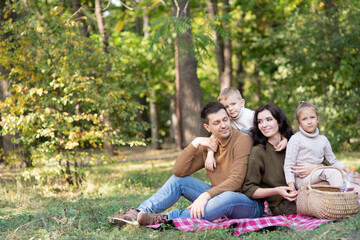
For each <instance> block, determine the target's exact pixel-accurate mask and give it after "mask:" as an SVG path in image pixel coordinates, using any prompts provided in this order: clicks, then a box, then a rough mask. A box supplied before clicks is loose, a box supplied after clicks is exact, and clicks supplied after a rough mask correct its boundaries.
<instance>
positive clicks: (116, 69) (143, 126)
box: [0, 0, 360, 239]
mask: <svg viewBox="0 0 360 240" xmlns="http://www.w3.org/2000/svg"><path fill="white" fill-rule="evenodd" d="M359 51H360V1H358V0H322V1H320V0H247V1H245V0H231V1H230V0H222V1H220V0H219V1H218V0H200V1H194V0H193V1H191V0H172V1H170V0H0V83H1V84H0V109H1V111H0V118H1V119H0V120H1V122H0V123H1V124H0V127H1V136H0V149H1V155H0V156H1V158H0V238H4V239H35V238H36V239H119V238H121V239H152V238H157V239H159V238H160V239H162V238H164V239H165V238H166V239H168V238H172V239H188V238H189V237H190V236H191V237H192V238H194V239H211V238H216V239H230V238H236V239H238V237H237V236H232V235H231V230H228V229H218V230H209V231H202V232H197V233H186V232H180V231H176V230H167V231H153V230H149V229H146V228H138V227H136V226H132V225H130V226H127V227H125V228H123V229H120V230H119V229H117V228H114V227H111V226H110V225H109V224H108V222H107V217H108V216H111V215H112V214H115V213H116V212H119V211H120V212H122V211H125V210H127V209H129V208H130V207H134V206H136V205H138V204H140V203H141V202H142V201H144V200H145V199H147V198H148V197H150V196H151V195H152V194H154V193H155V192H156V191H157V190H158V189H159V188H160V187H161V186H162V184H163V183H164V181H165V180H166V179H167V178H168V177H169V176H170V175H171V168H172V166H173V163H174V161H173V159H174V158H175V157H176V155H177V154H178V151H179V150H181V149H182V148H183V147H184V146H186V145H187V144H188V143H189V142H190V141H191V140H192V139H193V138H194V137H197V136H199V135H205V134H206V133H205V132H204V129H203V127H202V123H201V120H200V116H199V112H200V109H201V107H202V105H203V104H204V103H206V102H208V101H213V100H217V96H218V94H219V92H220V89H222V88H223V87H228V86H232V87H235V88H238V89H239V90H240V91H241V92H242V94H243V97H244V99H245V100H246V107H248V108H250V109H255V108H257V107H259V106H260V105H261V104H263V103H266V102H274V103H275V104H277V105H279V106H280V107H281V108H282V109H283V110H284V111H285V113H286V114H287V116H288V118H289V119H290V122H291V123H292V126H293V127H294V129H296V124H295V121H294V112H295V109H296V106H297V105H298V104H299V103H300V101H302V100H306V101H309V102H312V103H314V104H315V105H316V106H317V107H318V108H319V110H320V115H321V123H320V131H321V132H322V134H324V135H326V136H327V137H328V139H329V140H330V142H331V144H332V146H333V149H334V150H335V151H336V155H337V157H338V159H339V160H340V161H342V162H344V163H345V164H346V165H348V166H351V167H355V168H357V169H358V171H359V166H360V161H359V160H360V151H359V146H360V138H359V133H360V128H359V125H360V94H359V93H360V91H359V90H360V86H359V85H360V79H359V78H360V52H359ZM169 143H170V144H171V146H176V149H175V151H174V150H171V151H168V149H167V148H168V145H169ZM161 148H163V149H164V150H158V149H161ZM144 149H145V150H146V151H144V152H140V153H139V155H136V159H137V160H140V161H134V162H131V161H130V160H131V159H130V157H129V155H132V156H134V155H135V154H137V153H138V151H142V150H144ZM158 154H160V155H161V156H163V157H165V158H162V159H160V155H158ZM148 157H150V158H152V159H156V160H154V161H150V160H147V161H142V160H145V159H148ZM123 160H127V161H123ZM195 177H197V178H199V179H201V180H203V181H208V178H207V174H206V172H205V171H204V170H202V171H199V172H197V173H195ZM189 204H190V203H189V202H188V201H187V200H186V199H181V200H180V201H179V202H178V203H177V204H176V205H174V206H173V208H179V209H182V208H185V207H187V206H189ZM359 218H360V215H359V214H357V215H355V216H354V217H351V218H349V219H346V220H344V221H339V222H330V223H327V224H324V225H322V226H321V227H319V228H317V229H315V230H312V231H294V230H293V229H290V228H279V229H278V230H279V231H272V232H268V231H262V232H253V233H249V234H244V235H242V236H243V238H249V239H335V238H348V239H356V238H357V237H358V236H359V231H360V224H359V222H360V219H359Z"/></svg>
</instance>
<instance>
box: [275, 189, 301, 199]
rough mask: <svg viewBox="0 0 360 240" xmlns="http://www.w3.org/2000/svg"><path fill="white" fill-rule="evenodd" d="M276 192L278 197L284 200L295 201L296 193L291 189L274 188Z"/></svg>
mask: <svg viewBox="0 0 360 240" xmlns="http://www.w3.org/2000/svg"><path fill="white" fill-rule="evenodd" d="M276 190H277V192H278V194H279V195H281V196H282V197H283V198H285V199H286V200H289V201H290V202H292V201H295V200H296V198H297V195H298V193H297V191H296V190H295V189H294V188H291V187H285V186H283V187H276Z"/></svg>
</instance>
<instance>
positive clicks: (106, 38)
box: [95, 0, 109, 53]
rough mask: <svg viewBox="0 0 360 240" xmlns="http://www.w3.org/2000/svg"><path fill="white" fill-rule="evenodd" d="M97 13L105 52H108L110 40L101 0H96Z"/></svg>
mask: <svg viewBox="0 0 360 240" xmlns="http://www.w3.org/2000/svg"><path fill="white" fill-rule="evenodd" d="M95 15H96V21H97V26H98V29H99V33H100V36H101V41H102V43H103V48H104V52H105V53H108V46H109V40H108V37H107V33H106V31H105V27H104V21H103V16H102V12H101V4H100V0H95Z"/></svg>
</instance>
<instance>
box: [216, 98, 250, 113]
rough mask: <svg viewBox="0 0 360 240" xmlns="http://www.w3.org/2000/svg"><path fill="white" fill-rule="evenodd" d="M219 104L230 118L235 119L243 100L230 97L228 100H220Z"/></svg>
mask: <svg viewBox="0 0 360 240" xmlns="http://www.w3.org/2000/svg"><path fill="white" fill-rule="evenodd" d="M220 103H221V104H222V105H224V106H225V108H226V110H227V111H228V113H229V116H230V117H232V118H236V117H237V116H238V115H239V113H240V111H241V109H242V108H243V107H244V104H245V100H244V99H241V100H240V99H239V98H238V97H236V96H234V95H231V96H230V97H228V98H225V99H222V100H220Z"/></svg>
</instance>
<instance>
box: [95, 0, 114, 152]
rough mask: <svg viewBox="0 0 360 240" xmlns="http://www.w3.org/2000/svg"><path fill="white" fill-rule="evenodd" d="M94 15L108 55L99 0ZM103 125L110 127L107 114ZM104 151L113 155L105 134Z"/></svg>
mask: <svg viewBox="0 0 360 240" xmlns="http://www.w3.org/2000/svg"><path fill="white" fill-rule="evenodd" d="M95 15H96V20H97V26H98V29H99V33H100V36H101V40H102V44H103V50H104V52H105V53H108V46H109V40H108V37H107V34H106V31H105V27H104V21H103V16H102V12H101V4H100V0H95ZM103 124H104V125H106V126H110V127H112V123H111V116H110V115H109V114H108V113H105V114H104V120H103ZM104 149H105V152H106V153H107V154H108V155H110V156H113V155H114V146H113V145H112V143H111V141H110V140H109V137H108V134H105V141H104Z"/></svg>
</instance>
